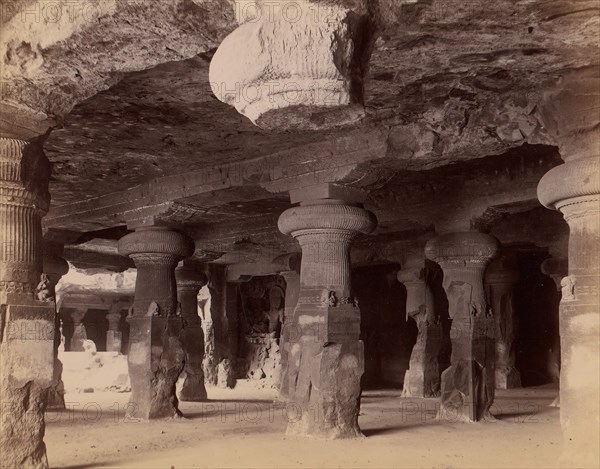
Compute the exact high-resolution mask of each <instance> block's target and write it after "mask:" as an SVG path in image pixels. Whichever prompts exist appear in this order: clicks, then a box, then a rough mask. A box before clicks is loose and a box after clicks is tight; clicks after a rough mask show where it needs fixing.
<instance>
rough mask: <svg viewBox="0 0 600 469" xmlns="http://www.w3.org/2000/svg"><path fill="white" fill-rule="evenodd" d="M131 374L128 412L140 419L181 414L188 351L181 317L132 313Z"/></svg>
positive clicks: (129, 358)
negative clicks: (179, 387) (178, 389)
mask: <svg viewBox="0 0 600 469" xmlns="http://www.w3.org/2000/svg"><path fill="white" fill-rule="evenodd" d="M127 321H128V322H129V325H130V337H129V341H130V342H129V355H128V357H127V363H128V366H129V377H130V380H131V398H130V400H129V404H128V407H127V416H128V417H131V418H138V419H144V420H148V419H160V418H172V417H177V416H180V415H181V412H179V409H178V408H177V405H178V401H177V396H176V395H175V385H176V382H177V378H178V377H179V375H180V373H181V371H182V370H183V367H184V363H185V352H184V350H183V344H182V339H181V333H182V329H183V321H182V320H181V318H180V317H175V316H174V317H161V316H151V317H135V316H133V317H129V318H128V319H127Z"/></svg>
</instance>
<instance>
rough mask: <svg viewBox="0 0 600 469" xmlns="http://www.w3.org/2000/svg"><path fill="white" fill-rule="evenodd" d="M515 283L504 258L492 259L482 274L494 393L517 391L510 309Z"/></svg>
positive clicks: (518, 379)
mask: <svg viewBox="0 0 600 469" xmlns="http://www.w3.org/2000/svg"><path fill="white" fill-rule="evenodd" d="M518 279H519V272H517V271H516V270H514V267H513V265H512V264H511V262H510V260H509V259H508V258H507V257H500V258H498V259H495V260H494V261H492V262H491V264H490V265H489V266H488V268H487V270H486V271H485V289H486V293H487V299H488V302H489V304H490V306H491V308H492V313H493V315H494V319H495V322H496V371H495V378H496V389H511V388H520V387H521V375H520V374H519V372H518V371H517V369H516V368H515V361H516V351H515V348H514V342H515V340H516V334H517V318H516V317H515V313H514V309H513V287H514V285H515V283H516V282H517V280H518Z"/></svg>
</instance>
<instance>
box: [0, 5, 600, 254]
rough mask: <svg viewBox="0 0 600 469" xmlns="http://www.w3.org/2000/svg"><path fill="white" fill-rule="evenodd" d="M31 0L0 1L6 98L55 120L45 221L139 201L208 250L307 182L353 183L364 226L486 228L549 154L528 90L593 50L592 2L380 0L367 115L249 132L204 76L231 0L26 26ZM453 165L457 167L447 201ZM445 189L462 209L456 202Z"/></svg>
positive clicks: (106, 229)
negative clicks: (367, 212)
mask: <svg viewBox="0 0 600 469" xmlns="http://www.w3.org/2000/svg"><path fill="white" fill-rule="evenodd" d="M345 3H351V2H345ZM23 5H25V6H23ZM33 5H36V2H33V1H31V2H29V1H26V2H21V5H20V6H18V7H17V6H16V4H15V3H11V2H8V6H9V7H10V8H8V9H7V10H6V11H8V13H9V14H8V16H6V15H5V16H4V21H5V24H6V25H7V27H5V28H3V33H2V47H3V50H2V51H1V52H2V56H3V57H4V63H3V64H2V80H3V82H4V84H5V86H4V87H3V94H2V106H3V109H16V111H15V112H14V113H13V114H12V116H13V117H14V119H15V121H20V122H22V123H26V124H23V128H25V127H27V131H32V132H33V131H35V130H37V132H38V133H41V130H43V129H45V128H47V126H49V125H54V126H55V127H56V128H55V129H54V130H53V131H52V132H51V133H50V135H49V137H48V138H47V140H46V142H45V149H46V153H47V155H48V157H49V158H50V160H51V161H52V163H53V165H54V170H53V176H52V180H51V185H50V192H51V195H52V208H51V211H50V213H49V215H48V217H47V218H46V222H45V223H46V227H47V228H48V229H51V230H53V231H55V232H56V233H58V234H60V233H68V234H69V236H66V235H65V236H64V238H65V240H67V241H68V242H73V241H77V240H79V241H81V240H85V241H89V239H90V238H91V237H93V236H91V235H90V234H88V235H82V233H90V232H91V233H95V232H98V233H100V234H98V237H99V238H111V237H115V236H114V231H111V230H114V229H117V230H120V231H119V233H122V231H123V229H124V226H125V225H126V224H128V223H130V222H131V220H132V219H135V218H136V217H138V218H140V217H144V216H152V217H154V218H155V219H156V220H158V221H159V222H162V223H167V224H173V225H176V226H178V227H180V228H182V229H184V230H185V231H187V232H188V233H190V234H192V235H194V237H195V238H196V239H197V240H199V241H201V242H203V243H208V244H210V242H211V239H209V238H210V237H212V241H213V243H216V244H220V247H221V248H220V249H216V250H217V251H223V250H227V249H229V248H230V247H231V246H233V245H234V244H235V243H236V242H239V241H240V240H242V239H245V238H252V236H254V239H253V240H252V241H253V242H256V243H267V244H268V243H269V240H275V239H279V237H278V236H279V235H276V234H275V230H276V228H275V225H274V224H273V220H276V218H277V216H278V214H279V213H280V212H281V211H283V210H284V209H285V208H286V207H287V206H288V204H289V201H288V199H287V195H286V191H287V190H288V189H289V188H290V187H293V186H294V184H297V185H310V181H311V180H313V179H314V182H319V181H322V180H327V181H341V182H344V183H347V184H351V185H354V186H355V187H358V188H361V189H364V190H366V191H367V193H368V195H369V198H368V205H369V208H371V209H373V210H374V211H375V212H376V214H377V215H378V217H379V219H380V228H379V229H378V231H377V232H376V234H375V235H376V236H382V237H383V236H391V237H392V238H393V237H394V236H395V235H394V233H396V234H397V235H398V236H400V235H399V234H398V233H408V232H411V230H417V232H421V231H422V230H427V229H428V227H429V226H431V225H436V222H437V224H438V225H439V226H436V228H437V229H440V228H453V227H455V226H458V225H460V224H464V223H465V222H466V223H470V224H473V223H480V222H481V223H484V224H485V223H487V225H490V223H492V222H490V220H486V217H488V218H489V217H491V218H494V216H495V215H494V216H491V215H490V213H492V212H493V213H495V214H496V215H497V213H504V212H511V213H519V212H522V211H523V210H525V209H534V208H535V207H537V206H539V205H537V202H536V201H535V186H536V184H537V181H538V180H539V178H540V177H541V175H542V174H543V173H544V172H545V171H547V169H549V168H550V167H552V166H554V165H556V164H559V163H560V159H559V157H558V153H557V149H556V147H555V146H554V145H555V143H556V142H553V141H552V140H551V139H550V138H549V136H548V135H547V134H546V132H545V129H544V128H543V126H542V125H541V124H540V121H543V119H540V115H539V114H540V107H539V106H538V104H539V102H540V100H541V99H542V95H543V94H544V92H545V91H546V90H547V89H549V88H550V87H552V86H554V85H555V84H556V83H557V82H558V81H559V80H560V77H561V76H562V75H563V74H564V73H567V72H570V71H573V70H577V69H585V68H589V67H593V66H597V65H598V54H597V52H598V44H599V41H600V39H599V38H600V35H599V30H600V20H599V18H600V16H599V5H598V3H597V2H596V1H595V0H590V1H588V0H578V1H566V0H565V1H542V0H522V1H513V0H510V1H509V0H499V1H495V2H489V1H484V0H470V1H468V2H456V1H450V0H448V1H443V0H416V1H415V0H405V1H398V0H378V1H374V2H369V6H370V14H371V16H372V19H373V22H374V24H375V25H376V27H377V30H376V32H375V35H374V36H373V38H372V43H373V49H372V52H371V56H370V61H369V68H368V72H367V75H366V76H365V77H364V105H365V112H366V117H365V119H364V120H363V121H361V122H360V123H358V124H355V125H351V126H348V127H344V128H333V129H328V130H310V131H308V130H304V131H289V130H288V131H276V130H263V129H261V128H259V127H256V126H254V125H253V124H252V123H251V122H250V121H249V120H248V119H246V118H245V117H243V116H241V115H239V114H238V113H237V112H236V110H235V109H234V108H233V107H230V106H228V105H226V104H224V103H222V102H220V101H218V100H217V99H216V98H215V96H214V95H213V94H212V92H211V90H210V85H209V82H208V67H209V64H210V60H211V58H212V56H213V54H214V51H215V50H216V48H217V47H218V45H219V44H220V43H221V41H222V40H223V38H224V37H225V36H226V35H227V34H228V33H229V32H231V31H232V30H233V29H234V28H235V27H236V24H235V19H234V6H233V2H230V1H227V0H167V1H156V2H149V1H143V0H128V1H123V2H114V1H109V0H107V1H103V2H100V3H99V4H98V6H97V7H96V8H93V9H90V8H87V10H86V9H85V8H84V10H82V11H80V12H79V14H74V19H72V20H71V21H67V20H66V19H65V16H67V15H64V14H63V17H61V18H60V21H57V22H51V23H48V22H46V23H45V24H37V25H35V26H34V27H30V28H25V27H24V25H23V22H22V21H19V20H20V16H19V15H21V14H22V12H23V10H21V8H27V7H30V8H33ZM11 8H12V9H11ZM83 13H85V14H83ZM44 15H46V17H47V16H48V12H46V13H44V12H43V11H42V12H41V17H42V18H44ZM42 23H43V21H42ZM16 97H18V101H19V103H18V106H17V105H15V102H16ZM32 116H34V117H32ZM32 122H34V123H35V125H34V124H32ZM1 124H2V126H5V124H6V123H5V122H4V123H1ZM33 127H35V129H33V130H32V128H33ZM448 165H451V166H448ZM440 167H448V168H454V169H449V171H450V173H446V172H444V171H446V170H443V171H437V170H436V168H440ZM436 171H437V172H436ZM292 173H293V174H292ZM463 175H464V177H465V178H466V180H467V181H471V182H470V183H467V184H465V187H464V188H465V191H464V192H463V199H462V200H457V199H456V197H458V196H456V195H455V196H454V197H455V199H452V198H451V197H450V194H452V193H453V191H454V194H455V193H456V189H457V186H461V184H462V183H463V182H464V180H463V179H462V178H463ZM471 201H477V203H475V204H473V207H466V204H467V202H471ZM449 203H452V204H454V205H453V206H455V207H462V206H463V205H464V207H462V208H460V209H459V208H456V210H455V212H456V214H455V216H454V217H453V216H452V215H448V210H447V208H448V204H449ZM496 206H504V207H505V209H504V212H503V211H502V210H500V212H498V211H496V212H494V210H492V207H496ZM524 207H525V208H524ZM458 212H460V213H458ZM442 215H448V216H445V217H444V216H442ZM444 218H445V219H444ZM442 219H444V220H442ZM482 220H483V221H482ZM265 226H268V227H267V228H265ZM235 227H240V228H239V230H238V231H239V235H236V234H233V235H232V233H238V231H236V229H237V228H235ZM244 227H252V229H246V228H244ZM102 233H104V234H102ZM111 233H113V234H111ZM244 233H245V236H244V235H243V234H244ZM58 234H57V236H58V237H60V235H58ZM226 235H227V236H226ZM382 239H383V238H382ZM282 243H283V244H282ZM275 244H276V245H278V246H280V248H281V249H287V248H288V247H289V246H287V245H285V242H284V241H281V242H280V241H277V242H275ZM205 247H206V248H207V249H209V247H208V246H205ZM213 247H214V246H213Z"/></svg>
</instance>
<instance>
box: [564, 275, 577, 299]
mask: <svg viewBox="0 0 600 469" xmlns="http://www.w3.org/2000/svg"><path fill="white" fill-rule="evenodd" d="M560 286H561V287H562V299H563V300H574V299H575V278H574V277H572V276H570V275H568V276H567V277H564V278H563V279H562V280H561V281H560Z"/></svg>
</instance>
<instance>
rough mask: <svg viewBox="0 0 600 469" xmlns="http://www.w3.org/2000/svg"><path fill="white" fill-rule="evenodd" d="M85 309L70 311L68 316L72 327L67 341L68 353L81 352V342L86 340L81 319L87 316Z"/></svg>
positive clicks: (82, 349)
mask: <svg viewBox="0 0 600 469" xmlns="http://www.w3.org/2000/svg"><path fill="white" fill-rule="evenodd" d="M87 311H88V310H87V308H86V307H83V306H82V307H79V308H77V309H74V310H72V311H70V313H69V316H70V318H71V322H72V325H73V329H72V331H73V332H72V334H71V339H70V341H69V346H70V348H69V351H70V352H83V351H84V348H83V342H84V341H85V340H87V332H86V330H85V325H84V324H83V318H84V317H85V315H86V314H87Z"/></svg>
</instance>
